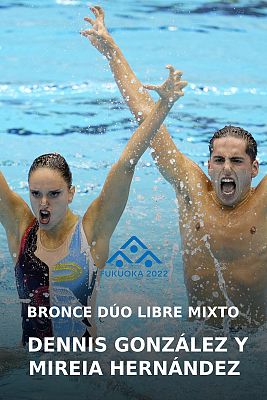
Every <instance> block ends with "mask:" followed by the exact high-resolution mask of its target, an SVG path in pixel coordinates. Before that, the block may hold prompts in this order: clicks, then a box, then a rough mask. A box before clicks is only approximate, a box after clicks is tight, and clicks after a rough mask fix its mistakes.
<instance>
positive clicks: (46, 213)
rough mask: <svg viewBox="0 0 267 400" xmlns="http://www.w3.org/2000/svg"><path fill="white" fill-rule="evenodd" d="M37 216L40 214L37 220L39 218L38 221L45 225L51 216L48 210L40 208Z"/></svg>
mask: <svg viewBox="0 0 267 400" xmlns="http://www.w3.org/2000/svg"><path fill="white" fill-rule="evenodd" d="M39 216H40V219H39V220H40V223H41V224H44V225H46V224H48V223H49V221H50V216H51V214H50V211H46V210H40V212H39Z"/></svg>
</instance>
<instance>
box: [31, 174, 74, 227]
mask: <svg viewBox="0 0 267 400" xmlns="http://www.w3.org/2000/svg"><path fill="white" fill-rule="evenodd" d="M29 189H30V200H31V206H32V210H33V213H34V215H35V217H36V218H37V220H38V222H39V224H40V227H41V228H42V229H45V230H50V229H53V228H55V227H56V226H57V225H58V224H60V222H62V221H63V219H64V217H65V216H66V212H67V209H68V206H69V204H70V203H71V202H72V199H73V196H74V192H75V189H74V187H71V188H70V189H69V187H68V185H67V183H66V181H65V180H64V178H63V177H62V175H61V174H60V172H58V171H56V170H53V169H50V168H38V169H37V170H35V171H34V172H33V173H32V174H31V176H30V179H29Z"/></svg>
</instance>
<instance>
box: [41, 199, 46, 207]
mask: <svg viewBox="0 0 267 400" xmlns="http://www.w3.org/2000/svg"><path fill="white" fill-rule="evenodd" d="M47 205H48V202H47V198H46V197H42V198H41V201H40V207H46V206H47Z"/></svg>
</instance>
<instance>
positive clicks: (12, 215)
mask: <svg viewBox="0 0 267 400" xmlns="http://www.w3.org/2000/svg"><path fill="white" fill-rule="evenodd" d="M32 218H33V215H32V213H31V211H30V209H29V207H28V205H27V204H26V203H25V201H24V200H23V199H22V198H21V197H20V196H19V195H18V194H16V193H15V192H13V191H12V190H11V189H10V187H9V185H8V183H7V182H6V180H5V178H4V176H3V174H2V173H1V172H0V222H1V224H2V225H3V226H4V228H5V230H6V232H7V234H8V236H13V237H14V236H18V240H19V239H20V236H21V234H22V233H23V231H24V229H26V227H27V224H28V223H29V221H30V220H31V219H32Z"/></svg>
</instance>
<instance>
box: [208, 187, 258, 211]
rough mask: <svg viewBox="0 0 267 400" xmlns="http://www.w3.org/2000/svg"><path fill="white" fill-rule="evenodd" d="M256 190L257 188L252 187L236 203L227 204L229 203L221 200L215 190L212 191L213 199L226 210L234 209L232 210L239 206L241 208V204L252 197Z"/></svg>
mask: <svg viewBox="0 0 267 400" xmlns="http://www.w3.org/2000/svg"><path fill="white" fill-rule="evenodd" d="M254 191H255V188H253V187H250V189H249V190H248V191H247V192H246V193H245V195H244V196H243V198H242V199H241V200H240V201H239V202H238V203H236V204H232V205H229V206H228V205H227V204H223V203H221V202H220V200H219V198H218V197H217V194H216V192H215V190H212V191H211V196H212V199H213V201H214V202H215V203H216V204H217V205H218V206H219V207H220V208H221V209H222V210H225V211H232V210H237V209H238V208H240V207H241V206H243V205H244V204H245V203H246V202H247V201H248V200H249V199H250V197H251V196H252V195H253V193H254Z"/></svg>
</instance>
